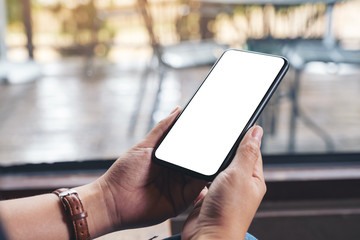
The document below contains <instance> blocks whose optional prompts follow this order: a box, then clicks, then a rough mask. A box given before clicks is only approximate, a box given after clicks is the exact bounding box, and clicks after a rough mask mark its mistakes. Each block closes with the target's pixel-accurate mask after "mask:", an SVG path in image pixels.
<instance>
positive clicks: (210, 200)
mask: <svg viewBox="0 0 360 240" xmlns="http://www.w3.org/2000/svg"><path fill="white" fill-rule="evenodd" d="M262 134H263V131H262V129H261V127H258V126H255V127H252V128H251V129H250V130H249V131H248V132H247V134H246V135H245V137H244V139H243V140H242V141H241V143H240V145H239V147H238V150H237V153H236V155H235V157H234V159H233V161H232V162H231V164H230V165H229V166H228V167H227V168H226V169H225V170H224V171H223V172H221V173H220V174H219V175H218V176H217V177H216V178H215V180H214V182H213V183H212V184H211V186H210V188H209V189H207V188H204V189H203V190H202V191H201V193H200V195H199V196H198V198H197V199H196V201H195V205H194V209H193V211H192V212H191V213H190V215H189V217H188V219H187V220H186V222H185V225H184V228H183V232H182V239H244V238H245V234H246V232H247V229H248V228H249V226H250V223H251V221H252V219H253V217H254V215H255V212H256V210H257V208H258V207H259V205H260V202H261V200H262V198H263V196H264V194H265V192H266V186H265V181H264V175H263V169H262V157H261V153H260V144H261V137H262Z"/></svg>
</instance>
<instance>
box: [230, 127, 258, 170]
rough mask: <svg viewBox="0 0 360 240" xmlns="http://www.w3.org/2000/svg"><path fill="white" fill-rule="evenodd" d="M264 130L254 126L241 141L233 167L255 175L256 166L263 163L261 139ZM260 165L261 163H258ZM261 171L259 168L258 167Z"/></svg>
mask: <svg viewBox="0 0 360 240" xmlns="http://www.w3.org/2000/svg"><path fill="white" fill-rule="evenodd" d="M262 135H263V130H262V128H261V127H260V126H253V127H252V128H250V129H249V131H248V132H247V133H246V135H245V136H244V138H243V140H242V141H241V143H240V145H239V147H238V149H237V152H236V155H235V157H234V160H233V165H234V166H235V167H236V168H239V169H241V170H242V171H244V172H246V173H249V174H253V171H254V169H255V165H256V164H257V162H258V161H261V152H260V145H261V138H262ZM258 164H260V163H258ZM257 169H259V166H257Z"/></svg>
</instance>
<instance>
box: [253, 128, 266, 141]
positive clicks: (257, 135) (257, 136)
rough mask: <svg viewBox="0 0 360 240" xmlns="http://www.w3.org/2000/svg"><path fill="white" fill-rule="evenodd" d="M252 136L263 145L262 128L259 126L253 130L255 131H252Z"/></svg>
mask: <svg viewBox="0 0 360 240" xmlns="http://www.w3.org/2000/svg"><path fill="white" fill-rule="evenodd" d="M251 136H252V137H253V138H255V139H256V141H258V142H259V144H260V143H261V138H262V136H263V130H262V128H261V127H259V126H255V127H254V129H253V131H252V133H251Z"/></svg>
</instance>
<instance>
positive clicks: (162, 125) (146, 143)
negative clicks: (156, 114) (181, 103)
mask: <svg viewBox="0 0 360 240" xmlns="http://www.w3.org/2000/svg"><path fill="white" fill-rule="evenodd" d="M181 111H182V108H181V107H176V108H175V109H174V110H173V111H172V112H171V113H170V115H169V116H168V117H166V118H165V119H163V120H161V121H160V122H159V123H158V124H156V126H155V127H154V128H153V129H152V130H151V131H150V132H149V133H148V134H147V135H146V137H145V138H144V140H143V141H142V142H141V143H140V145H141V146H142V147H148V148H152V147H155V145H156V143H157V142H158V141H159V140H160V138H161V137H162V136H163V135H164V133H165V132H166V130H168V128H169V127H170V126H171V124H172V123H173V122H174V120H175V119H176V117H177V116H178V115H179V113H180V112H181Z"/></svg>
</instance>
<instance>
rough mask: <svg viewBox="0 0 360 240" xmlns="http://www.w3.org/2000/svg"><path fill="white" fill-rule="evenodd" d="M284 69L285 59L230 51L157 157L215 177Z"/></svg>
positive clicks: (163, 143)
mask: <svg viewBox="0 0 360 240" xmlns="http://www.w3.org/2000/svg"><path fill="white" fill-rule="evenodd" d="M283 65H284V60H283V59H282V58H278V57H273V56H267V55H261V54H254V53H249V52H243V51H236V50H228V51H226V52H225V53H224V55H223V56H222V57H221V59H220V61H218V63H217V65H216V66H215V67H214V68H213V70H212V71H211V73H210V74H209V75H208V77H207V79H206V80H205V82H204V83H203V84H202V86H201V88H200V89H199V90H198V92H197V93H196V95H195V96H194V97H193V99H192V100H191V102H190V103H189V104H188V106H187V107H186V109H185V111H184V112H183V113H182V115H181V116H180V117H179V119H178V120H177V121H176V123H175V124H174V126H173V127H172V129H171V130H170V131H169V133H168V134H167V136H166V137H165V139H164V140H163V141H162V143H161V144H160V146H159V147H158V149H157V150H156V152H155V157H157V158H158V159H161V160H163V161H167V162H169V163H172V164H175V165H178V166H181V167H183V168H186V169H189V170H192V171H195V172H198V173H201V174H204V175H208V176H209V175H213V174H215V173H216V172H217V171H218V169H219V168H220V166H221V164H222V163H223V161H224V160H225V158H226V156H227V155H228V153H229V151H230V150H231V148H232V146H233V145H234V143H235V142H236V140H237V138H238V137H239V135H240V134H241V132H242V131H243V129H244V127H245V126H246V124H247V122H248V121H249V119H250V117H251V116H252V115H253V113H254V112H255V109H256V108H257V106H258V105H259V104H260V102H261V100H262V98H263V97H264V95H265V93H266V92H267V91H268V89H269V87H270V86H271V84H272V82H273V80H274V79H275V78H276V76H277V74H278V73H279V71H280V69H281V68H282V66H283Z"/></svg>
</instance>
